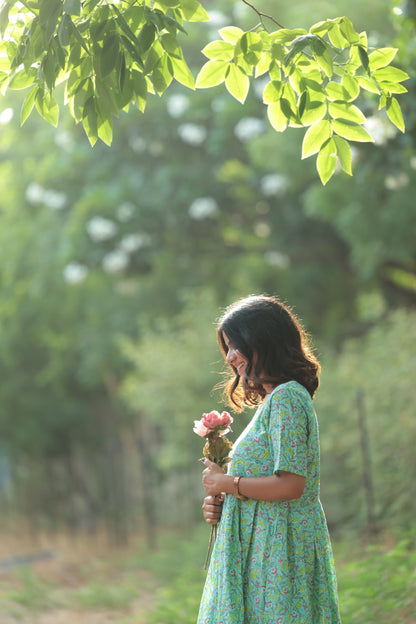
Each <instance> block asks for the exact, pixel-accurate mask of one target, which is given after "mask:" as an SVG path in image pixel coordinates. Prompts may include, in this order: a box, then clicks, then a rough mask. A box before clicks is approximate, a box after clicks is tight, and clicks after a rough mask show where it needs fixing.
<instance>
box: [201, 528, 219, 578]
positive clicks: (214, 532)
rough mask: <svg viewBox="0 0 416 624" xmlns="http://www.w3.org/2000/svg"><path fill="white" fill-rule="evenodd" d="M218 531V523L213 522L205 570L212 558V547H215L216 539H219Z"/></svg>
mask: <svg viewBox="0 0 416 624" xmlns="http://www.w3.org/2000/svg"><path fill="white" fill-rule="evenodd" d="M217 533H218V524H213V525H212V527H211V533H210V535H209V543H208V552H207V556H206V557H205V563H204V570H206V569H207V568H208V565H209V562H210V560H211V554H212V549H213V548H214V544H215V540H216V539H217Z"/></svg>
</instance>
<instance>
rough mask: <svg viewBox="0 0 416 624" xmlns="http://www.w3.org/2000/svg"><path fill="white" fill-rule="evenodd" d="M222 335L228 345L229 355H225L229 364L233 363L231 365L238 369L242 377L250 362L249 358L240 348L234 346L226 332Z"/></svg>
mask: <svg viewBox="0 0 416 624" xmlns="http://www.w3.org/2000/svg"><path fill="white" fill-rule="evenodd" d="M222 337H223V339H224V343H225V346H226V347H227V355H226V356H225V361H226V362H227V364H231V366H233V367H234V368H235V369H236V371H237V373H238V375H240V377H242V376H243V375H244V372H245V370H246V368H247V365H248V363H249V362H248V359H247V358H246V356H245V355H243V354H242V353H241V352H240V351H239V350H238V349H235V348H234V347H233V345H232V344H231V341H230V340H229V338H228V336H227V334H226V333H225V332H222Z"/></svg>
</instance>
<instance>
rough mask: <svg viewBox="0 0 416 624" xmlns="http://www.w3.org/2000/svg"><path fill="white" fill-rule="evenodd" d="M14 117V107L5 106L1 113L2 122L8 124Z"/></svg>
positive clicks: (0, 120) (0, 122)
mask: <svg viewBox="0 0 416 624" xmlns="http://www.w3.org/2000/svg"><path fill="white" fill-rule="evenodd" d="M12 119H13V109H12V108H5V109H4V110H3V111H1V113H0V124H2V125H6V124H8V123H9V122H10V121H11V120H12Z"/></svg>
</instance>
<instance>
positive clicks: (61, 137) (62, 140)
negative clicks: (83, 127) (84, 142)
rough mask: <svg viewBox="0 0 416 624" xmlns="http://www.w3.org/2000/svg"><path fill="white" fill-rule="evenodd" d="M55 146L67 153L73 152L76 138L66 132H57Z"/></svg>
mask: <svg viewBox="0 0 416 624" xmlns="http://www.w3.org/2000/svg"><path fill="white" fill-rule="evenodd" d="M55 144H56V145H57V146H58V147H60V148H61V149H63V150H64V151H65V152H72V150H73V148H74V146H75V141H74V137H73V136H72V134H71V133H70V132H68V131H66V130H63V131H61V132H57V133H56V134H55Z"/></svg>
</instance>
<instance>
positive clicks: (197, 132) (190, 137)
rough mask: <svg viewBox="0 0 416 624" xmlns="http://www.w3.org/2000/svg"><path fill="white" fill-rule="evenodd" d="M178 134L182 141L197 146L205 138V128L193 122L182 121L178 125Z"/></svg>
mask: <svg viewBox="0 0 416 624" xmlns="http://www.w3.org/2000/svg"><path fill="white" fill-rule="evenodd" d="M178 134H179V136H180V138H181V139H182V141H183V142H184V143H188V145H193V146H194V147H197V146H198V145H201V144H202V143H203V142H204V141H205V139H206V138H207V129H206V128H205V127H204V126H201V125H199V124H195V123H184V124H181V125H180V126H179V127H178Z"/></svg>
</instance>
